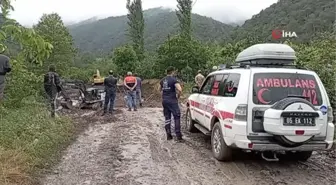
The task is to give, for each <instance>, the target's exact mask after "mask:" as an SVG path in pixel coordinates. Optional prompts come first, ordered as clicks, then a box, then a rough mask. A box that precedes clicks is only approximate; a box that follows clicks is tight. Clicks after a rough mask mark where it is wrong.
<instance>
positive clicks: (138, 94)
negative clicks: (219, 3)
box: [134, 73, 142, 107]
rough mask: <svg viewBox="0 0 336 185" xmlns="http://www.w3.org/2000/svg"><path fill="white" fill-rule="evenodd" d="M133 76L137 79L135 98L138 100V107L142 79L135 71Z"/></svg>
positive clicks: (140, 98) (140, 97) (140, 103)
mask: <svg viewBox="0 0 336 185" xmlns="http://www.w3.org/2000/svg"><path fill="white" fill-rule="evenodd" d="M134 76H135V77H136V80H137V86H136V88H135V89H136V98H137V102H139V105H140V107H142V101H141V100H142V96H141V95H142V93H141V89H142V80H141V78H140V77H139V76H138V74H137V73H135V74H134Z"/></svg>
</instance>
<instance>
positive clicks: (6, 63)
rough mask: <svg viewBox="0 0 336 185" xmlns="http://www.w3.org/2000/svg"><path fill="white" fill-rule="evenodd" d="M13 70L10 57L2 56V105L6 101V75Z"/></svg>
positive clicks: (0, 97) (0, 77)
mask: <svg viewBox="0 0 336 185" xmlns="http://www.w3.org/2000/svg"><path fill="white" fill-rule="evenodd" d="M11 70H12V68H11V66H10V63H9V57H7V56H6V55H2V54H0V104H1V102H2V101H3V99H4V91H5V77H6V74H7V73H9V72H11Z"/></svg>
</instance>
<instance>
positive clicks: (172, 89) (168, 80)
mask: <svg viewBox="0 0 336 185" xmlns="http://www.w3.org/2000/svg"><path fill="white" fill-rule="evenodd" d="M174 73H175V69H174V67H171V66H170V67H168V68H167V76H166V77H164V78H163V79H162V80H161V82H160V85H161V91H162V106H163V114H164V117H165V130H166V133H167V140H171V139H173V137H172V135H171V129H170V128H171V116H172V115H173V117H174V122H175V134H176V137H177V140H178V141H182V133H181V120H180V117H181V111H180V107H179V104H178V98H179V97H180V95H181V93H182V88H181V85H180V84H179V82H178V81H177V80H176V78H175V77H174Z"/></svg>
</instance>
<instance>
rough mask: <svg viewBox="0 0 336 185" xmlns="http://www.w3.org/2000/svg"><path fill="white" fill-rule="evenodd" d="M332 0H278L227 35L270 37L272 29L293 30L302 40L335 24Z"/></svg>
mask: <svg viewBox="0 0 336 185" xmlns="http://www.w3.org/2000/svg"><path fill="white" fill-rule="evenodd" d="M335 12H336V11H335V1H334V0H279V1H278V3H275V4H273V5H271V6H270V7H269V8H266V9H265V10H262V11H261V12H260V13H259V14H257V15H254V16H253V17H252V18H251V19H250V20H247V21H246V22H245V23H244V24H243V25H242V26H241V27H239V28H237V30H236V31H235V32H234V33H233V34H232V35H231V36H232V38H234V39H236V40H240V39H243V38H246V37H247V36H254V37H259V38H260V39H262V40H265V41H272V36H271V32H272V30H275V29H280V30H286V31H292V32H296V34H297V36H298V37H297V38H295V39H291V40H292V41H294V42H295V41H296V42H305V41H309V40H311V39H313V38H314V36H315V35H317V34H318V33H320V32H331V31H332V30H333V25H334V24H335Z"/></svg>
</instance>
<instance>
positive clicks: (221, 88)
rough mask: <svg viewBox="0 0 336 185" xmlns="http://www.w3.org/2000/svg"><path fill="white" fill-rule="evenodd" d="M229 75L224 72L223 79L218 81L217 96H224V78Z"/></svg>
mask: <svg viewBox="0 0 336 185" xmlns="http://www.w3.org/2000/svg"><path fill="white" fill-rule="evenodd" d="M228 77H229V75H228V74H224V76H223V79H222V80H221V82H220V83H219V91H218V96H224V91H225V83H226V80H227V79H228Z"/></svg>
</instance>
